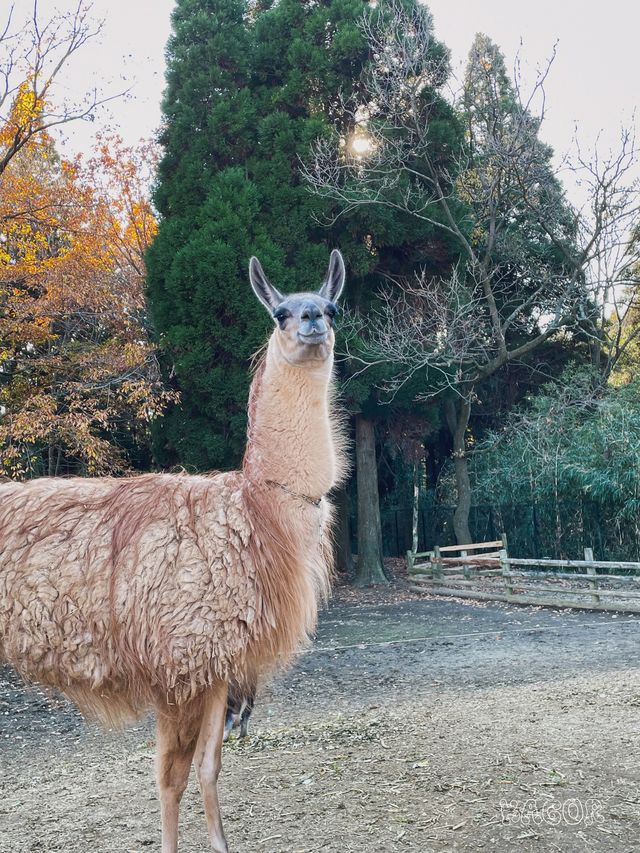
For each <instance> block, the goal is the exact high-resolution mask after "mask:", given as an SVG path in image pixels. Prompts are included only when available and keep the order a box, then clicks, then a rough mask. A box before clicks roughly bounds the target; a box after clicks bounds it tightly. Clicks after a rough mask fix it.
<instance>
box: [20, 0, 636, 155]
mask: <svg viewBox="0 0 640 853" xmlns="http://www.w3.org/2000/svg"><path fill="white" fill-rule="evenodd" d="M73 3H74V0H39V9H40V15H41V17H42V19H46V18H47V17H48V16H50V14H51V13H52V12H53V10H55V9H64V8H69V7H70V6H71V5H73ZM3 5H4V4H3ZM14 5H15V13H14V15H15V17H16V19H18V18H20V17H22V16H24V15H27V14H29V12H30V10H31V8H32V0H14ZM173 5H174V3H173V0H95V1H94V14H95V16H96V17H97V18H103V19H104V29H103V32H102V34H101V36H100V42H99V43H98V42H93V43H92V44H91V45H90V46H87V47H85V48H83V49H82V50H81V51H79V52H78V54H77V55H76V56H75V57H74V58H73V61H72V62H71V63H70V65H69V67H68V68H67V69H66V71H65V73H64V75H63V77H62V78H61V82H60V85H59V87H58V93H59V95H67V96H71V97H73V96H74V95H75V96H77V97H79V96H81V95H82V93H83V92H84V91H86V90H87V89H88V88H90V87H91V86H93V85H97V86H98V87H99V88H100V89H102V90H103V91H104V92H106V93H115V92H118V91H121V90H123V89H125V88H128V87H130V94H129V95H128V96H127V97H126V98H123V99H118V100H116V101H114V102H112V103H111V104H110V106H109V108H108V109H104V110H103V112H102V114H100V115H99V116H98V117H97V120H96V121H95V122H94V123H89V122H77V123H75V124H73V125H66V126H65V128H64V138H63V139H62V140H61V143H60V144H61V148H62V150H63V153H65V154H68V155H70V154H73V153H75V152H76V151H78V150H87V148H88V146H89V144H90V140H91V138H92V135H93V133H94V132H95V131H96V130H98V129H100V128H101V127H102V126H103V124H104V123H107V124H109V125H110V126H112V127H115V128H117V129H119V131H120V133H121V134H122V136H123V137H124V139H125V141H126V142H128V143H134V142H136V141H137V140H138V139H139V138H141V137H149V136H151V135H152V134H153V133H154V131H155V130H156V129H157V127H158V126H159V123H160V118H161V115H160V99H161V96H162V90H163V86H164V48H165V44H166V41H167V37H168V35H169V31H170V13H171V9H172V8H173ZM428 6H429V8H430V9H431V12H432V14H433V17H434V21H435V28H436V35H437V37H438V38H439V39H440V40H442V41H443V42H444V43H445V44H446V45H447V46H448V47H449V48H450V50H451V52H452V64H453V69H454V72H456V74H457V75H458V76H459V77H461V76H462V73H463V70H464V62H465V58H466V55H467V52H468V50H469V47H470V45H471V42H472V40H473V37H474V35H475V33H477V32H479V31H480V32H484V33H486V34H487V35H488V36H490V37H491V38H492V39H493V40H494V41H495V42H497V44H498V45H499V46H500V47H501V49H502V50H503V52H504V53H505V56H506V58H507V63H508V65H509V66H510V67H511V66H512V65H513V62H514V58H515V56H516V54H518V53H519V54H520V56H521V59H522V69H523V75H524V77H525V81H526V80H528V81H529V83H531V82H532V81H533V80H534V79H535V74H536V68H537V67H539V66H540V65H544V64H545V63H546V60H547V58H548V57H549V56H550V55H551V53H552V50H553V47H554V45H555V44H557V57H556V60H555V61H554V63H553V67H552V69H551V73H550V75H549V78H548V81H547V85H546V98H547V117H546V120H545V124H544V126H543V130H542V132H541V137H542V139H543V140H544V141H545V142H548V143H550V144H551V145H552V146H553V147H554V149H555V151H556V154H557V155H558V156H560V155H561V154H563V153H564V152H565V151H566V150H567V149H568V148H569V147H570V145H571V140H572V137H573V135H574V132H575V128H576V126H577V132H578V136H579V138H580V140H581V143H582V145H584V146H585V147H588V146H589V145H590V144H592V143H593V142H594V140H595V139H596V137H598V135H599V136H600V145H601V146H603V147H604V148H607V147H609V146H611V145H615V142H616V139H617V138H618V136H619V127H620V125H621V123H622V122H625V123H626V124H630V123H631V122H632V120H633V113H634V110H635V108H636V104H637V100H638V89H639V86H638V84H639V83H640V49H639V48H638V33H639V32H640V3H637V2H636V0H607V2H598V3H596V2H594V0H535V2H534V0H528V2H522V0H483V2H477V0H431V2H429V3H428Z"/></svg>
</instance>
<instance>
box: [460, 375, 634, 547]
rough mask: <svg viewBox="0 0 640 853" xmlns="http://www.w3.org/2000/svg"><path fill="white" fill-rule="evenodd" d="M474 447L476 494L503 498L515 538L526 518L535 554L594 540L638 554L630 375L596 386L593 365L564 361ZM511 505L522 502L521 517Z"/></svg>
mask: <svg viewBox="0 0 640 853" xmlns="http://www.w3.org/2000/svg"><path fill="white" fill-rule="evenodd" d="M480 449H481V450H482V452H481V453H479V454H478V455H477V456H476V457H475V459H474V462H473V469H474V480H475V483H476V489H475V497H476V501H477V503H480V504H490V505H493V506H494V507H499V506H500V505H502V506H503V509H502V512H503V514H504V515H505V516H507V515H509V516H510V524H511V527H512V532H513V536H512V537H511V538H512V539H513V544H514V545H516V543H517V541H518V539H520V538H522V537H523V536H524V537H525V538H526V531H528V530H529V528H531V530H532V531H533V533H534V537H533V541H530V542H528V543H527V545H526V547H528V548H529V549H530V553H535V552H539V553H540V556H545V555H546V556H559V555H562V554H565V555H569V556H571V557H574V558H580V557H581V556H582V549H583V548H584V547H593V548H594V550H595V552H596V554H597V557H598V558H599V559H606V558H615V559H624V558H626V559H634V560H637V559H638V557H639V556H640V552H639V550H638V549H639V547H640V540H639V539H638V529H640V387H639V385H638V383H637V382H632V383H630V384H628V385H625V386H622V387H620V388H615V387H611V386H608V387H607V386H605V387H603V386H602V385H601V384H600V377H598V376H596V375H595V374H594V373H592V372H591V371H589V370H586V369H585V368H581V369H576V368H569V369H567V371H565V373H564V374H563V375H562V377H560V379H559V381H558V382H556V383H551V384H548V385H546V386H544V387H543V388H542V389H541V390H540V393H539V394H538V395H537V396H535V397H532V398H531V399H530V400H529V401H528V402H527V404H526V405H523V406H521V407H520V408H519V410H517V411H516V412H515V413H513V414H512V415H511V417H510V418H509V420H508V421H507V425H506V427H505V428H504V429H503V430H500V431H498V432H493V433H491V434H489V436H488V437H487V439H486V440H485V442H484V445H483V446H482V447H481V448H480ZM517 507H524V508H526V511H525V512H524V513H522V512H521V513H520V520H518V513H517V511H515V508H517ZM521 528H523V530H521ZM514 537H515V538H514ZM536 540H537V541H536ZM526 547H525V550H526Z"/></svg>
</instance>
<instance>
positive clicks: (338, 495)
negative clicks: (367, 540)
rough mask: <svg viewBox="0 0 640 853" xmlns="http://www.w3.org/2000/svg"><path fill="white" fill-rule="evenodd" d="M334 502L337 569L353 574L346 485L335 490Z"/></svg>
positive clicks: (346, 573) (343, 572) (342, 572)
mask: <svg viewBox="0 0 640 853" xmlns="http://www.w3.org/2000/svg"><path fill="white" fill-rule="evenodd" d="M334 503H335V506H336V527H335V531H336V534H335V540H336V544H335V560H336V570H337V571H338V572H340V573H341V574H344V575H349V576H351V574H352V572H353V555H352V553H351V522H350V518H349V516H350V512H349V510H350V507H349V495H348V494H347V490H346V488H345V487H344V486H343V487H342V488H341V489H339V490H338V491H337V492H335V494H334Z"/></svg>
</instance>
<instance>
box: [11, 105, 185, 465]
mask: <svg viewBox="0 0 640 853" xmlns="http://www.w3.org/2000/svg"><path fill="white" fill-rule="evenodd" d="M20 95H21V93H20V92H19V94H18V97H17V98H16V101H15V104H14V110H15V111H20V110H21V109H22V104H21V101H20ZM12 115H13V113H11V114H10V117H9V121H10V122H12V118H11V117H12ZM14 123H15V122H14ZM149 153H150V152H149V148H148V147H143V148H142V149H140V150H137V151H136V150H132V149H127V148H125V147H124V146H123V145H122V144H121V143H120V142H119V141H118V140H111V141H110V142H107V140H102V141H101V143H100V148H99V150H98V151H97V153H96V156H95V157H94V158H92V159H91V160H90V161H89V162H88V163H87V164H86V165H83V164H82V162H81V161H80V160H78V161H76V162H69V161H66V160H64V159H62V158H60V157H59V156H58V154H57V152H56V150H55V146H54V144H53V140H52V139H51V137H50V136H49V134H48V133H47V132H46V131H45V130H41V131H40V132H39V133H38V134H35V135H33V137H32V138H31V139H30V140H29V141H28V143H27V144H25V145H23V146H22V147H21V148H20V150H19V151H18V152H16V153H15V154H14V156H13V157H12V159H11V162H10V163H9V164H8V166H7V168H5V170H4V171H3V172H2V174H0V468H1V469H2V471H3V472H4V473H6V474H9V475H10V476H13V477H32V476H38V475H41V474H49V475H56V474H61V473H69V472H76V473H83V474H99V473H106V472H110V471H122V470H125V469H127V468H129V467H130V466H131V465H132V464H135V461H136V459H138V461H141V460H140V458H139V454H140V452H141V450H143V449H144V447H145V445H146V438H147V432H148V424H149V422H150V421H151V420H152V419H153V418H154V417H155V416H156V415H157V414H159V413H160V412H161V411H162V408H163V407H164V405H165V403H166V401H167V400H168V396H167V395H166V393H165V391H164V390H163V387H162V385H161V382H160V376H159V371H158V369H157V365H156V361H155V355H154V351H153V349H152V348H151V346H150V345H149V343H148V334H147V329H146V317H145V303H144V291H143V282H144V277H145V270H144V252H145V250H146V248H147V246H148V243H149V242H150V240H151V239H152V238H153V235H154V233H155V230H156V226H155V220H154V217H153V213H152V211H151V208H150V205H149V201H148V199H147V196H146V187H145V185H144V182H143V172H142V171H141V170H142V169H143V167H144V168H146V164H148V163H149V161H148V157H149ZM144 461H146V462H148V459H145V460H144Z"/></svg>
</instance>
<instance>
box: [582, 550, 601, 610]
mask: <svg viewBox="0 0 640 853" xmlns="http://www.w3.org/2000/svg"><path fill="white" fill-rule="evenodd" d="M584 558H585V560H590V561H591V562H593V548H585V549H584ZM587 574H588V575H593V577H594V578H595V580H592V581H589V589H594V590H597V589H598V573H597V572H596V570H595V568H594V567H593V566H587ZM599 601H600V596H599V595H598V593H597V592H594V593H593V602H594V604H598V602H599Z"/></svg>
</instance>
